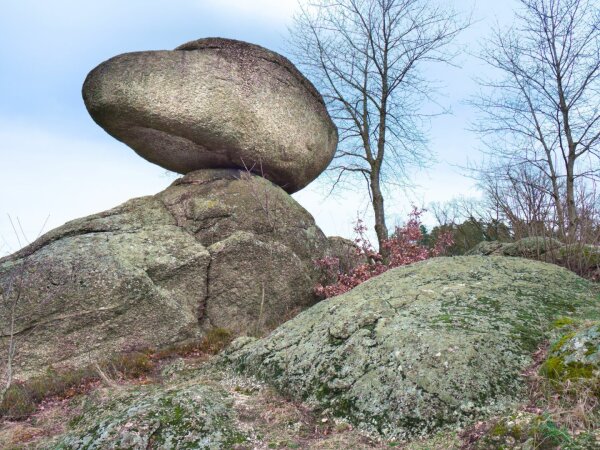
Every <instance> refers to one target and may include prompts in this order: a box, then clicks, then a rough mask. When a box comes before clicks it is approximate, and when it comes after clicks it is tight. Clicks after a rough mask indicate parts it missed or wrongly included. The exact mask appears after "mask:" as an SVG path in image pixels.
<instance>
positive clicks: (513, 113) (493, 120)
mask: <svg viewBox="0 0 600 450" xmlns="http://www.w3.org/2000/svg"><path fill="white" fill-rule="evenodd" d="M519 2H520V6H521V8H520V12H519V13H518V14H517V16H516V25H515V26H514V27H512V28H510V29H508V30H503V31H500V30H497V31H495V32H494V35H493V37H492V39H491V40H490V41H489V43H488V45H487V47H486V49H485V50H484V52H483V59H484V60H485V61H486V62H487V63H488V64H490V65H491V66H492V67H493V68H495V69H497V70H498V71H499V73H500V74H501V76H502V78H501V79H500V80H498V81H483V82H482V85H483V86H484V88H487V89H484V91H483V94H482V95H481V96H480V97H479V98H478V100H476V102H475V104H476V105H477V106H479V108H480V109H481V111H482V112H483V115H482V119H481V121H480V122H479V123H478V124H477V129H478V130H479V131H480V132H482V133H483V135H484V142H486V144H487V145H488V146H489V148H490V150H491V154H492V155H494V157H496V158H499V159H500V160H501V161H502V165H503V166H504V167H514V166H519V165H525V166H529V167H531V168H534V170H536V171H539V173H541V174H542V175H543V176H544V177H545V178H546V179H547V181H548V183H549V184H550V195H551V197H552V199H553V202H554V207H555V209H556V215H557V217H558V218H559V222H558V226H559V231H560V235H561V237H562V238H563V239H570V240H573V239H574V238H575V236H576V234H577V228H578V223H579V219H580V218H579V214H578V209H577V206H576V196H577V189H578V184H585V183H586V182H587V181H586V180H589V179H595V178H596V177H597V176H598V175H599V173H598V172H599V165H598V163H599V160H598V158H599V156H600V155H599V153H598V151H599V143H600V102H598V94H599V88H600V79H599V75H600V34H599V27H600V11H599V7H598V3H597V2H595V1H593V0H519Z"/></svg>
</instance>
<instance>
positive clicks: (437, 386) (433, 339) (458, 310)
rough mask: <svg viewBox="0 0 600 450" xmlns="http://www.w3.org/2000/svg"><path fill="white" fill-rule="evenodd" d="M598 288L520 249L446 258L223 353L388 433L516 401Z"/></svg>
mask: <svg viewBox="0 0 600 450" xmlns="http://www.w3.org/2000/svg"><path fill="white" fill-rule="evenodd" d="M599 314H600V305H599V304H598V299H597V298H596V296H595V295H594V292H593V289H592V288H591V286H590V285H589V284H588V283H587V282H586V281H584V280H583V279H581V278H579V277H577V276H576V275H575V274H573V273H572V272H569V271H567V270H565V269H562V268H560V267H557V266H554V265H550V264H545V263H541V262H535V261H529V260H525V259H519V258H503V257H481V256H471V257H456V258H434V259H431V260H428V261H424V262H421V263H417V264H414V265H411V266H405V267H401V268H397V269H394V270H390V271H388V272H386V273H385V274H383V275H380V276H378V277H376V278H373V279H371V280H369V281H367V282H365V283H363V284H362V285H360V286H358V287H357V288H355V289H353V290H352V291H350V292H348V293H346V294H344V295H341V296H338V297H334V298H331V299H328V300H325V301H322V302H320V303H318V304H317V305H315V306H313V307H312V308H310V309H308V310H307V311H305V312H303V313H301V314H300V315H299V316H297V317H296V318H294V319H292V320H291V321H289V322H287V323H285V324H283V325H282V326H280V327H279V328H277V330H275V331H274V332H273V333H272V334H270V335H269V336H268V337H266V338H263V339H260V340H255V339H252V338H240V339H238V340H237V341H235V342H234V343H233V344H232V347H231V348H230V350H229V351H228V352H227V354H226V355H224V356H223V359H222V362H223V363H225V364H228V365H232V366H233V367H234V368H236V369H237V370H238V371H240V372H242V373H246V374H252V375H255V376H258V377H259V378H261V379H263V380H265V381H266V382H268V383H270V384H271V385H273V386H275V387H276V388H277V389H279V390H281V391H283V392H284V393H286V394H289V395H292V396H293V397H295V398H299V399H304V400H306V401H308V402H309V403H311V404H313V405H316V406H317V407H318V408H319V409H322V410H324V411H327V412H328V413H330V414H333V415H336V416H338V417H342V418H345V419H347V420H350V421H351V422H352V423H354V424H355V425H357V426H358V427H359V428H361V429H366V430H369V431H371V432H376V433H380V434H382V435H384V436H388V437H402V438H406V437H411V436H419V435H426V434H429V433H432V432H434V431H436V430H438V429H440V428H444V427H448V426H453V427H455V426H457V425H461V424H465V423H468V422H470V421H472V420H474V419H475V418H477V419H478V420H480V419H481V418H483V417H488V416H490V415H493V414H496V413H501V412H503V411H506V410H508V409H510V408H511V407H514V405H515V404H516V403H517V402H518V401H519V400H520V396H521V395H522V393H523V392H524V391H523V389H524V383H523V381H522V379H521V377H520V374H521V373H522V371H523V370H524V368H525V367H526V366H528V365H529V364H530V363H531V361H532V359H531V354H532V353H533V351H534V350H535V349H536V348H537V346H538V345H539V344H540V343H541V342H542V341H543V340H544V339H545V338H546V337H547V336H548V332H549V331H550V328H551V323H552V321H553V320H554V319H555V317H557V316H565V315H567V316H571V317H577V316H585V317H593V316H596V317H597V316H598V315H599Z"/></svg>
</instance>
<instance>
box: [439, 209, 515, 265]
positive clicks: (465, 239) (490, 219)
mask: <svg viewBox="0 0 600 450" xmlns="http://www.w3.org/2000/svg"><path fill="white" fill-rule="evenodd" d="M430 211H431V212H432V214H433V216H434V218H435V220H436V222H437V225H436V226H435V227H433V229H432V230H431V234H430V239H431V242H437V241H438V239H439V237H440V236H443V235H444V234H446V235H448V234H449V235H450V236H451V237H452V245H451V246H449V247H448V248H447V249H446V254H448V255H452V256H454V255H464V254H465V253H467V252H468V251H469V250H471V249H472V248H473V247H475V246H476V245H477V244H479V243H480V242H482V241H501V242H508V241H511V240H512V238H513V236H512V232H511V229H510V227H509V225H507V223H506V221H505V220H504V217H503V216H502V214H500V213H499V211H498V210H497V209H496V208H494V207H493V205H492V204H491V203H490V202H488V201H487V200H486V199H482V200H477V199H473V198H468V197H459V198H455V199H453V200H451V201H448V202H445V203H432V204H431V205H430Z"/></svg>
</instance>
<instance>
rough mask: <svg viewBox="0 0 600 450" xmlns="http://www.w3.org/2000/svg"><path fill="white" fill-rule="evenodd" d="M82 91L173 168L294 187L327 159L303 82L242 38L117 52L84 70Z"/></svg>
mask: <svg viewBox="0 0 600 450" xmlns="http://www.w3.org/2000/svg"><path fill="white" fill-rule="evenodd" d="M83 98H84V101H85V104H86V107H87V109H88V111H89V113H90V114H91V116H92V118H93V119H94V120H95V121H96V122H97V123H98V124H99V125H100V126H101V127H102V128H104V129H105V130H106V131H107V132H108V133H109V134H110V135H112V136H114V137H115V138H116V139H118V140H120V141H122V142H124V143H125V144H127V145H129V146H130V147H131V148H133V149H134V150H135V151H136V152H137V153H138V154H139V155H141V156H142V157H143V158H145V159H147V160H148V161H151V162H153V163H155V164H158V165H159V166H162V167H164V168H166V169H169V170H172V171H175V172H179V173H188V172H192V171H194V170H198V169H207V168H240V169H248V170H250V171H252V172H254V173H257V174H259V175H262V176H264V177H265V178H268V179H270V180H271V181H273V182H274V183H276V184H278V185H279V186H281V187H282V188H284V189H285V190H286V191H287V192H289V193H293V192H296V191H298V190H300V189H302V188H303V187H304V186H306V185H307V184H308V183H310V182H311V181H312V180H314V179H315V178H316V177H317V176H318V175H319V174H320V173H321V172H322V171H323V170H324V169H325V168H326V167H327V165H328V164H329V162H330V161H331V159H332V157H333V154H334V152H335V148H336V145H337V129H336V127H335V125H334V124H333V122H332V120H331V118H330V117H329V114H328V113H327V109H326V107H325V104H324V102H323V98H322V97H321V95H320V94H319V92H318V91H317V90H316V89H315V87H314V86H313V85H312V84H311V83H310V81H308V80H307V79H306V78H305V77H304V76H303V75H302V74H301V73H300V72H299V71H298V69H296V67H295V66H294V65H293V64H292V63H291V62H290V61H288V60H287V59H286V58H284V57H283V56H281V55H279V54H277V53H274V52H272V51H270V50H267V49H265V48H262V47H259V46H257V45H253V44H249V43H246V42H240V41H235V40H229V39H221V38H208V39H200V40H197V41H193V42H189V43H187V44H184V45H182V46H180V47H178V48H177V49H175V50H173V51H144V52H134V53H125V54H122V55H119V56H115V57H114V58H111V59H109V60H108V61H105V62H104V63H102V64H100V65H99V66H98V67H96V68H95V69H93V70H92V71H91V72H90V73H89V75H88V76H87V78H86V80H85V83H84V85H83Z"/></svg>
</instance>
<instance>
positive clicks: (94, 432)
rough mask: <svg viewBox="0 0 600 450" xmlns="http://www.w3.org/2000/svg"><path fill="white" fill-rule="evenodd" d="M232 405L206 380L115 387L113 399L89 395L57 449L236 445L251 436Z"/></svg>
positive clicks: (183, 447) (189, 447)
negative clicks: (241, 428)
mask: <svg viewBox="0 0 600 450" xmlns="http://www.w3.org/2000/svg"><path fill="white" fill-rule="evenodd" d="M232 403H233V402H232V401H231V399H230V397H229V396H228V394H227V393H226V392H225V391H223V390H222V389H220V388H218V387H215V386H210V385H204V384H196V385H189V386H187V387H182V386H176V387H173V388H170V389H165V388H161V387H157V386H148V387H140V388H134V389H131V388H130V389H127V390H124V391H123V392H120V393H119V392H117V393H115V392H114V391H112V392H111V397H110V398H104V399H98V398H93V397H92V398H88V399H86V402H85V404H84V406H83V411H82V412H81V415H80V416H79V417H76V418H75V419H74V420H72V421H71V424H70V427H71V432H69V434H67V435H66V436H63V437H61V438H59V439H57V441H55V442H54V443H53V444H52V448H55V449H62V450H67V449H69V450H75V449H77V450H84V449H125V448H126V449H132V450H137V449H144V450H151V449H167V448H172V449H211V450H212V449H222V448H234V446H235V445H236V444H239V443H241V442H244V441H245V440H246V438H245V436H244V434H243V433H241V432H240V431H239V430H238V429H237V428H236V426H235V422H234V417H233V412H232V410H231V407H232Z"/></svg>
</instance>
